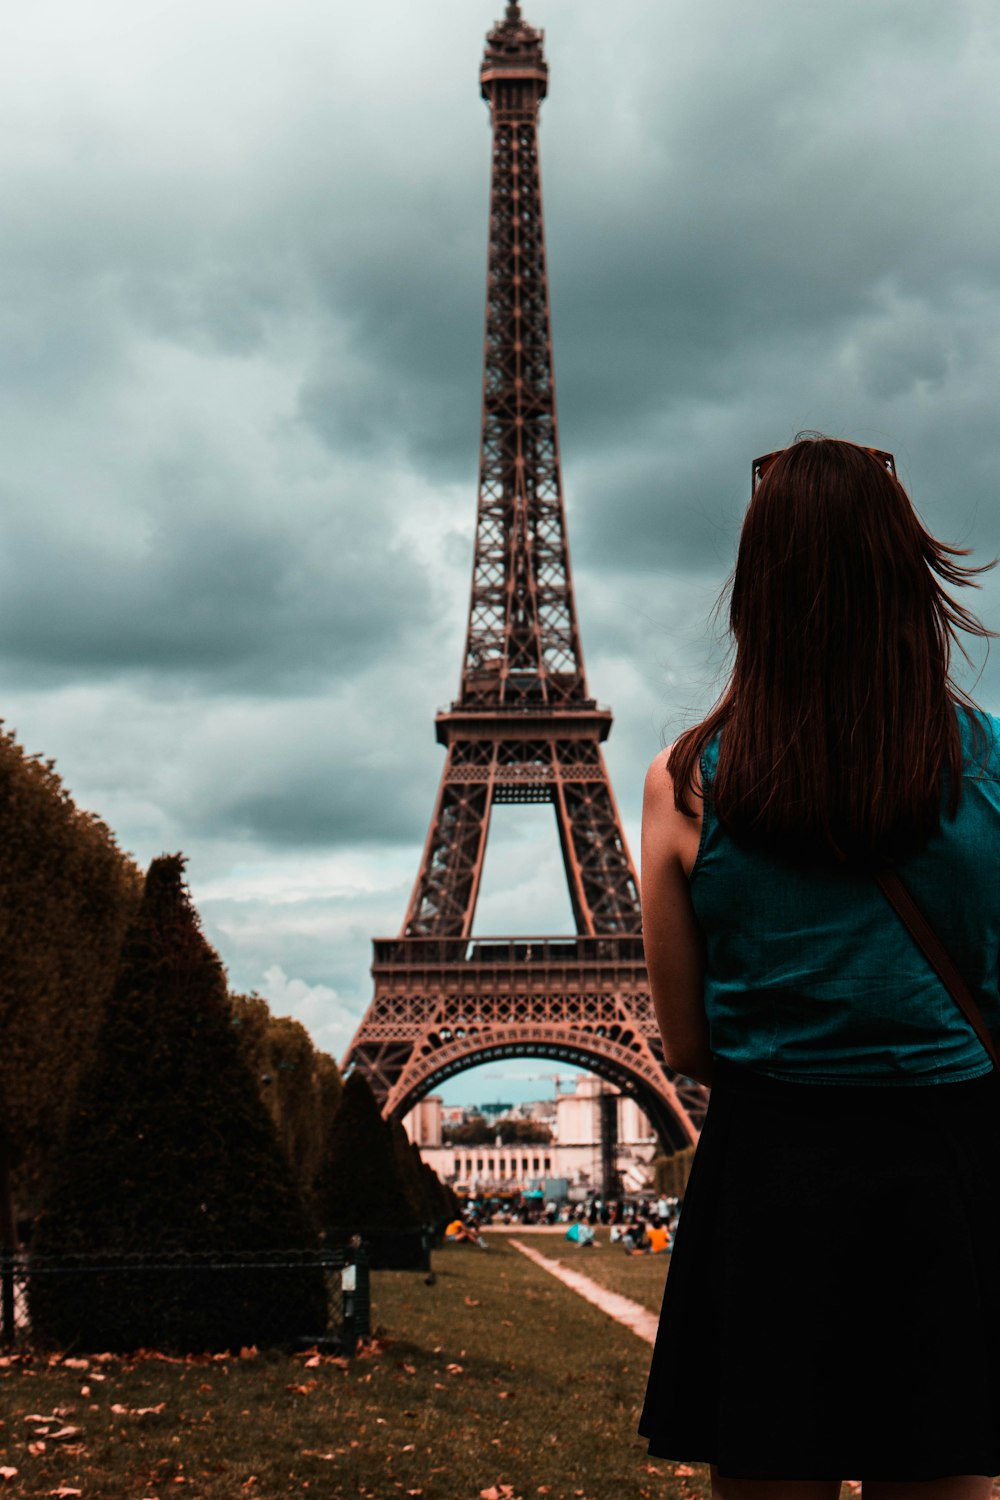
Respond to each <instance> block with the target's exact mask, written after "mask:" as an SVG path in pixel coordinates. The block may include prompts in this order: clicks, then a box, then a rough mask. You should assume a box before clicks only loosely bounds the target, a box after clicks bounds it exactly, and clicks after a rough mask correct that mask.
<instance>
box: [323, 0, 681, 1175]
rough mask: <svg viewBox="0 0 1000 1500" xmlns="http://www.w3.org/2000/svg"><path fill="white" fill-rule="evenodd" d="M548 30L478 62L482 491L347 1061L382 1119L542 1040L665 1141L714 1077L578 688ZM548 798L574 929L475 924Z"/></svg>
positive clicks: (519, 35)
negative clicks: (416, 865) (549, 205)
mask: <svg viewBox="0 0 1000 1500" xmlns="http://www.w3.org/2000/svg"><path fill="white" fill-rule="evenodd" d="M542 40H543V37H542V33H541V32H539V31H536V30H534V29H533V28H532V27H531V26H529V25H528V24H527V22H526V21H525V20H524V19H523V17H522V15H521V9H520V5H519V4H518V3H517V0H511V3H510V4H508V6H507V11H506V15H505V17H504V19H503V20H502V21H500V22H498V23H497V25H496V26H495V27H494V28H493V30H492V31H491V32H490V33H489V35H488V37H487V39H486V53H485V56H484V58H483V62H482V67H481V69H480V83H481V88H482V95H483V98H484V99H485V100H486V101H487V103H488V104H489V106H490V112H491V116H492V124H493V165H492V180H491V190H490V223H489V270H488V278H487V293H486V342H485V357H484V371H483V409H482V441H481V450H480V469H479V508H478V521H477V528H476V542H475V556H474V561H473V569H472V600H471V606H470V610H469V626H468V633H467V636H466V644H465V660H464V664H463V668H462V680H461V687H460V690H459V696H458V698H457V699H456V700H455V702H454V703H453V704H452V705H451V707H450V708H449V709H447V710H445V711H444V712H442V713H439V714H438V715H437V719H436V721H435V722H436V726H437V738H438V742H439V743H440V744H441V745H443V746H444V747H445V749H446V751H447V758H446V760H445V766H444V773H443V775H442V778H441V785H440V788H439V791H438V797H437V803H436V806H435V809H434V815H433V818H432V820H431V826H430V832H429V834H428V837H427V843H426V846H425V849H424V856H423V861H422V863H421V867H420V873H419V874H418V876H417V881H416V884H415V886H414V889H413V896H412V898H411V900H410V906H409V910H408V911H407V914H406V920H405V922H404V924H403V930H402V933H401V935H400V936H399V937H396V938H376V939H375V943H374V950H375V953H374V963H373V965H372V974H373V976H374V980H375V995H374V999H373V1000H372V1003H371V1005H370V1006H369V1008H368V1011H367V1012H366V1014H365V1016H364V1019H363V1020H362V1022H361V1025H360V1026H359V1028H358V1031H357V1034H356V1035H355V1037H354V1040H353V1041H352V1043H351V1046H350V1048H349V1050H348V1053H347V1056H346V1058H345V1059H344V1068H345V1070H349V1069H351V1068H360V1069H362V1071H363V1072H364V1073H365V1074H366V1075H367V1077H368V1079H369V1081H370V1083H371V1085H372V1088H373V1090H374V1092H375V1095H376V1098H377V1099H378V1100H379V1102H380V1104H381V1106H382V1108H383V1111H384V1112H385V1113H386V1114H387V1115H390V1114H391V1115H396V1116H398V1117H402V1116H403V1115H405V1114H406V1113H407V1112H408V1111H409V1110H410V1109H412V1108H413V1106H414V1105H415V1104H416V1103H417V1102H418V1100H419V1099H421V1098H422V1097H423V1096H424V1095H425V1094H427V1093H429V1092H430V1091H431V1090H432V1089H434V1088H436V1087H438V1086H439V1085H440V1084H441V1083H442V1082H443V1081H444V1080H445V1079H447V1078H449V1077H451V1076H452V1075H453V1074H455V1073H458V1072H462V1071H464V1070H465V1069H466V1068H469V1067H471V1066H474V1065H476V1064H479V1063H482V1062H486V1061H490V1060H496V1059H500V1058H507V1057H517V1056H534V1057H538V1056H542V1057H550V1058H555V1059H558V1060H560V1061H564V1062H568V1063H571V1064H575V1065H578V1066H582V1067H584V1068H586V1069H587V1070H588V1071H590V1072H592V1073H596V1074H598V1075H600V1076H601V1077H603V1078H605V1079H607V1080H609V1081H610V1082H611V1083H613V1084H614V1085H615V1086H616V1087H617V1088H619V1089H620V1090H621V1091H622V1092H624V1093H626V1094H629V1095H631V1096H632V1097H634V1098H635V1099H636V1100H637V1101H638V1102H639V1104H640V1105H641V1107H642V1108H643V1109H644V1110H645V1112H646V1114H647V1115H648V1116H649V1118H650V1119H651V1120H652V1121H653V1123H654V1125H655V1127H656V1128H657V1130H658V1131H659V1134H660V1136H661V1138H662V1139H663V1140H664V1141H666V1142H667V1143H669V1145H670V1146H671V1147H672V1148H680V1147H683V1146H686V1145H690V1143H691V1142H692V1141H693V1140H695V1139H696V1138H697V1134H698V1130H699V1128H700V1124H701V1120H702V1118H703V1116H704V1111H705V1103H706V1097H707V1096H706V1093H705V1090H704V1089H703V1088H702V1087H701V1086H700V1085H699V1084H697V1083H694V1082H692V1081H691V1080H689V1079H684V1078H680V1077H678V1076H677V1075H675V1074H673V1073H672V1072H671V1070H670V1069H669V1068H668V1067H667V1066H666V1065H665V1063H664V1061H663V1053H662V1049H661V1046H660V1041H659V1034H658V1031H657V1026H656V1021H655V1018H654V1015H653V1007H652V1001H651V998H650V993H649V984H648V980H647V977H646V970H645V964H644V961H643V949H642V932H641V917H640V909H639V888H638V879H637V876H636V872H635V867H634V865H633V863H632V859H631V856H630V854H629V850H628V846H627V844H626V842H625V835H624V832H623V830H622V825H621V819H620V817H619V814H618V809H617V806H616V805H615V799H614V794H613V792H612V789H611V782H610V780H609V778H608V773H607V769H606V767H605V764H604V757H603V755H602V753H601V744H602V742H603V741H604V740H605V739H607V736H608V732H609V730H610V728H611V713H610V711H609V710H608V709H606V708H601V707H599V706H598V704H597V703H596V702H595V701H594V699H593V698H591V697H590V696H589V694H588V691H587V680H586V676H585V674H584V667H583V653H582V651H581V649H580V632H579V627H578V625H577V617H576V605H575V602H574V597H573V579H572V573H571V571H570V562H569V552H568V549H567V542H566V518H565V511H564V507H563V496H562V480H561V475H560V464H559V436H558V428H557V424H556V401H555V386H554V382H553V373H552V341H551V333H550V321H549V292H548V273H547V270H546V259H545V238H544V230H543V221H542V191H541V180H540V176H539V159H538V111H539V105H540V103H541V101H542V99H544V97H545V95H546V92H547V85H548V64H547V63H546V61H545V58H544V55H543V52H542ZM538 802H549V803H551V804H552V805H553V807H554V809H555V818H556V825H557V827H558V831H559V842H560V846H561V849H562V856H563V863H564V866H565V871H566V879H567V882H568V885H569V895H570V901H571V904H572V910H573V916H574V920H575V925H576V936H574V937H568V938H567V937H549V938H544V937H543V938H536V937H496V938H493V937H490V938H473V937H472V935H471V934H472V922H473V916H474V913H475V908H476V898H477V895H478V892H479V884H480V878H481V875H482V870H483V857H484V854H485V850H486V841H487V834H488V832H489V824H490V813H491V811H492V809H493V807H494V805H495V804H497V803H538Z"/></svg>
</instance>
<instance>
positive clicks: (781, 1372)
mask: <svg viewBox="0 0 1000 1500" xmlns="http://www.w3.org/2000/svg"><path fill="white" fill-rule="evenodd" d="M639 1431H640V1433H641V1434H642V1436H643V1437H645V1438H647V1439H648V1440H649V1452H650V1454H652V1455H654V1456H656V1457H660V1458H673V1459H682V1460H685V1461H687V1462H696V1463H714V1464H717V1465H718V1467H719V1470H720V1473H721V1474H722V1475H724V1476H729V1477H733V1478H745V1479H800V1480H805V1479H849V1478H853V1479H866V1478H867V1479H888V1480H910V1481H913V1480H922V1479H936V1478H941V1477H943V1476H945V1475H948V1474H990V1475H995V1474H997V1473H1000V1076H998V1075H997V1074H996V1073H995V1072H991V1073H989V1074H986V1075H985V1076H984V1077H982V1078H977V1079H973V1080H971V1081H968V1082H965V1083H939V1084H929V1085H926V1086H919V1087H885V1088H883V1087H877V1086H871V1087H870V1086H863V1085H824V1084H800V1083H780V1082H776V1081H775V1080H773V1079H769V1078H765V1077H763V1076H761V1075H759V1074H752V1073H750V1072H749V1071H748V1070H747V1069H745V1068H738V1067H734V1066H733V1065H732V1064H728V1065H727V1064H724V1063H723V1064H717V1071H716V1075H715V1079H714V1083H713V1087H712V1095H711V1100H710V1103H709V1109H708V1116H707V1118H706V1121H705V1125H704V1129H703V1131H702V1135H701V1140H700V1141H699V1144H698V1150H697V1152H696V1154H695V1160H694V1165H693V1169H692V1172H691V1179H690V1182H689V1184H688V1190H687V1193H686V1195H685V1199H684V1206H683V1211H682V1214H681V1221H680V1225H679V1227H678V1231H677V1238H676V1243H675V1248H674V1253H673V1256H672V1258H671V1265H670V1273H669V1276H668V1278H667V1285H666V1290H665V1293H664V1298H663V1309H662V1312H661V1314H660V1326H659V1332H658V1335H657V1339H656V1345H655V1348H654V1351H653V1360H652V1366H651V1369H650V1373H649V1383H648V1386H647V1390H646V1400H645V1404H644V1407H643V1412H642V1418H641V1421H640V1424H639Z"/></svg>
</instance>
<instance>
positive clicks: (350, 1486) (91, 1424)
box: [0, 1236, 708, 1500]
mask: <svg viewBox="0 0 1000 1500" xmlns="http://www.w3.org/2000/svg"><path fill="white" fill-rule="evenodd" d="M536 1243H538V1244H539V1248H546V1253H547V1247H543V1245H542V1243H541V1241H540V1240H539V1241H536ZM559 1243H560V1242H559V1241H557V1240H553V1242H552V1248H553V1250H554V1249H555V1247H556V1245H558V1244H559ZM568 1248H571V1247H568ZM584 1253H585V1252H581V1254H580V1257H579V1259H580V1261H581V1262H582V1260H583V1255H584ZM595 1253H597V1254H600V1253H601V1252H595ZM622 1259H623V1260H624V1259H625V1257H624V1256H623V1257H622ZM434 1261H435V1269H436V1271H437V1284H436V1285H435V1286H433V1287H428V1286H426V1285H425V1284H424V1278H423V1276H422V1275H420V1274H408V1273H390V1272H384V1273H380V1274H378V1275H376V1276H375V1277H374V1278H373V1282H374V1287H373V1293H374V1295H373V1321H374V1323H375V1325H376V1326H377V1327H378V1328H379V1330H380V1333H379V1337H378V1339H377V1341H376V1346H375V1348H374V1350H373V1351H372V1352H371V1353H368V1354H366V1355H365V1356H363V1357H361V1358H359V1359H357V1360H355V1361H353V1362H350V1363H348V1362H347V1361H338V1360H335V1359H333V1358H330V1357H328V1356H326V1357H322V1358H320V1359H319V1361H318V1362H317V1361H316V1360H310V1359H309V1358H308V1357H306V1356H299V1357H290V1356H288V1355H279V1354H271V1353H268V1354H264V1355H258V1356H256V1357H251V1358H245V1359H240V1358H229V1357H224V1358H214V1359H213V1358H207V1357H206V1358H201V1359H197V1360H189V1361H177V1362H167V1361H165V1360H163V1359H162V1358H159V1357H156V1356H152V1357H150V1356H147V1357H143V1358H139V1359H131V1360H125V1359H120V1358H113V1359H105V1360H95V1359H91V1360H90V1361H89V1363H88V1366H87V1368H85V1369H82V1368H74V1367H72V1366H67V1365H66V1364H65V1363H64V1362H58V1363H52V1364H50V1363H49V1362H48V1361H47V1360H45V1359H42V1358H39V1357H35V1358H34V1360H32V1361H30V1362H25V1363H20V1362H13V1363H8V1364H6V1365H5V1366H0V1377H2V1378H0V1422H2V1424H3V1425H2V1426H0V1453H2V1455H3V1456H2V1457H0V1465H2V1466H4V1467H6V1468H11V1469H16V1470H17V1472H16V1474H14V1475H10V1476H9V1477H8V1478H7V1479H6V1482H5V1483H0V1492H2V1493H3V1494H4V1495H7V1494H9V1495H12V1496H13V1495H38V1496H41V1495H51V1494H56V1495H58V1494H59V1492H60V1490H61V1491H62V1492H63V1500H71V1496H72V1492H73V1491H79V1492H80V1493H81V1495H82V1496H83V1497H85V1500H90V1497H100V1500H105V1497H107V1500H146V1497H149V1500H154V1497H155V1500H166V1497H167V1496H188V1497H204V1500H223V1497H225V1500H233V1497H236V1496H243V1495H246V1496H249V1497H257V1500H267V1497H272V1496H284V1495H308V1494H316V1495H320V1496H327V1497H340V1496H350V1497H360V1500H394V1497H396V1496H405V1495H413V1496H421V1497H424V1500H466V1497H468V1500H479V1497H480V1496H481V1494H482V1492H483V1491H487V1492H488V1493H490V1496H491V1500H515V1497H521V1500H532V1497H535V1496H548V1497H550V1500H653V1497H656V1500H694V1497H701V1496H704V1495H706V1494H707V1493H708V1489H707V1484H706V1483H705V1477H704V1474H703V1471H701V1470H696V1471H695V1472H694V1473H690V1474H685V1473H683V1472H680V1473H676V1474H675V1472H674V1471H675V1469H683V1466H677V1465H673V1464H669V1463H665V1462H664V1461H662V1460H650V1459H649V1458H648V1457H647V1455H646V1452H645V1444H644V1443H643V1442H642V1440H641V1439H640V1438H638V1437H637V1436H636V1435H635V1422H636V1418H637V1412H638V1407H639V1403H640V1401H641V1399H642V1393H643V1388H644V1383H645V1374H646V1366H647V1362H648V1358H649V1349H648V1346H647V1345H646V1344H644V1343H642V1342H641V1340H639V1339H638V1338H636V1337H635V1335H634V1334H632V1333H630V1332H629V1331H628V1330H627V1329H624V1328H621V1327H620V1326H619V1325H617V1324H616V1323H614V1322H613V1321H612V1320H611V1319H609V1318H608V1317H606V1316H605V1315H604V1314H603V1313H601V1312H600V1311H598V1309H596V1308H594V1307H592V1306H591V1305H590V1304H589V1303H586V1302H585V1301H583V1299H581V1298H580V1297H578V1296H577V1295H576V1294H575V1293H573V1292H571V1291H569V1289H568V1288H566V1287H563V1286H562V1285H561V1283H559V1282H558V1281H556V1280H555V1278H554V1277H552V1276H549V1275H548V1274H547V1273H546V1272H544V1271H542V1270H541V1269H539V1268H537V1267H535V1266H533V1265H532V1264H531V1263H530V1262H529V1261H528V1260H526V1259H525V1257H524V1256H522V1255H520V1254H519V1253H518V1252H517V1251H516V1250H515V1249H514V1248H513V1247H512V1246H511V1245H510V1244H508V1243H504V1240H503V1238H502V1237H501V1236H495V1237H494V1239H493V1241H492V1248H491V1249H490V1251H489V1253H487V1254H484V1253H483V1252H482V1251H480V1250H478V1249H475V1248H474V1247H471V1246H447V1247H445V1248H444V1249H443V1250H441V1251H438V1252H436V1253H435V1256H434ZM29 1418H48V1419H49V1420H48V1421H47V1422H43V1421H37V1420H28V1419H29ZM44 1427H48V1429H49V1431H48V1433H45V1432H43V1431H42V1429H43V1428H44ZM65 1428H69V1429H71V1430H70V1431H69V1432H65V1433H63V1435H62V1436H58V1437H57V1436H56V1433H58V1432H60V1430H62V1429H65ZM73 1429H75V1430H73ZM505 1487H509V1488H505Z"/></svg>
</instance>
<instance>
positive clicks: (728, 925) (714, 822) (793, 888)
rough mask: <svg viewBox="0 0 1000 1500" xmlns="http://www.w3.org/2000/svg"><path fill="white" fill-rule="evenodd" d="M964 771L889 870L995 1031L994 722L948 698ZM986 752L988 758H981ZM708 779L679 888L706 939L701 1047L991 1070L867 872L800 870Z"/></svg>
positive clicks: (897, 1076) (823, 1071)
mask: <svg viewBox="0 0 1000 1500" xmlns="http://www.w3.org/2000/svg"><path fill="white" fill-rule="evenodd" d="M958 717H959V722H960V724H961V727H962V741H963V758H964V767H965V768H964V775H963V783H962V799H961V803H960V805H959V809H958V813H957V814H956V816H955V818H954V819H949V818H948V817H947V816H943V817H942V821H941V828H940V831H939V832H938V833H937V834H935V836H934V837H933V838H932V839H931V841H930V843H929V844H928V845H927V847H926V849H924V850H923V851H922V852H921V853H920V854H918V855H915V856H913V857H912V858H910V859H907V860H905V861H903V862H902V863H901V864H900V865H899V867H898V868H899V873H900V875H901V876H902V877H903V879H904V880H905V882H906V884H907V886H908V887H909V889H910V891H911V892H912V893H913V895H914V897H915V898H916V900H917V901H918V902H919V903H920V905H921V907H922V908H923V909H924V911H925V913H926V915H927V917H928V919H929V920H930V922H931V925H932V926H933V927H934V928H935V929H936V931H937V933H938V936H939V937H940V939H941V941H942V942H943V943H944V945H945V947H946V948H947V949H948V951H949V952H950V954H951V956H952V958H953V959H954V961H955V962H956V963H957V965H958V967H959V968H960V969H961V971H962V973H963V975H964V976H965V979H966V980H967V981H968V983H969V985H970V987H971V989H972V992H973V994H974V995H975V997H976V999H977V1000H978V1001H979V1005H980V1008H981V1009H982V1012H983V1015H984V1017H985V1020H986V1023H987V1025H988V1026H989V1027H990V1029H991V1030H992V1031H993V1032H994V1034H997V1032H1000V989H998V982H1000V981H998V964H1000V720H997V719H994V718H992V717H991V716H990V715H987V714H981V715H979V714H977V715H976V717H977V719H978V720H979V722H980V723H981V724H982V726H983V728H984V730H985V732H986V747H985V748H983V747H982V746H979V745H978V742H977V741H976V740H975V739H974V731H973V727H972V724H971V716H970V715H968V714H966V712H965V711H963V710H960V711H959V715H958ZM984 762H985V763H984ZM717 763H718V738H716V739H715V740H714V741H713V742H712V743H711V744H710V745H709V746H708V748H707V750H706V752H705V754H704V756H703V757H702V762H701V774H702V785H703V788H704V791H705V800H704V810H703V820H702V833H701V845H700V848H699V850H698V857H697V859H696V861H695V865H694V868H693V870H692V872H691V881H690V886H691V898H692V901H693V903H694V909H695V914H696V916H697V919H698V922H699V924H700V926H701V928H702V930H703V933H704V939H705V1009H706V1013H707V1016H708V1025H709V1034H710V1038H711V1047H712V1052H713V1053H714V1054H715V1055H716V1056H717V1057H721V1058H725V1059H728V1060H729V1061H731V1062H734V1063H741V1064H744V1065H745V1066H748V1067H751V1068H754V1069H757V1070H758V1071H760V1072H763V1073H766V1074H768V1075H769V1076H770V1077H773V1078H783V1079H789V1080H794V1081H804V1082H811V1083H834V1084H836V1083H845V1084H846V1083H870V1084H887V1085H913V1084H931V1083H952V1082H957V1081H959V1080H961V1079H966V1078H976V1077H978V1076H979V1075H980V1074H983V1073H988V1072H989V1071H990V1067H991V1063H990V1059H989V1057H988V1056H987V1054H986V1051H985V1049H984V1047H983V1045H982V1043H981V1042H980V1041H979V1038H978V1037H977V1036H976V1033H975V1031H974V1030H973V1029H972V1027H971V1026H970V1025H969V1023H968V1021H966V1019H965V1017H964V1015H963V1014H962V1012H961V1011H960V1009H959V1007H958V1005H957V1004H956V1003H955V1001H954V1000H953V999H952V997H951V995H950V994H949V993H948V991H947V990H946V989H945V987H944V985H943V984H942V983H941V981H940V980H939V979H938V977H937V975H936V974H935V973H934V971H933V970H932V969H931V967H930V965H929V964H928V962H927V960H926V959H925V958H924V956H923V954H922V953H921V952H920V950H919V949H918V948H917V947H916V945H915V943H914V942H913V939H912V938H911V937H910V936H909V934H908V933H907V931H906V930H905V928H904V927H903V925H902V923H901V922H900V920H899V918H898V916H897V915H896V913H895V911H894V910H893V908H892V907H891V906H890V905H889V903H888V901H887V900H886V899H885V897H884V896H883V895H882V892H881V890H880V889H879V887H878V886H877V885H876V884H875V882H874V880H873V879H872V878H871V877H870V876H866V875H863V874H859V873H856V872H854V873H852V872H844V871H842V870H832V869H817V870H813V869H802V868H800V867H798V866H793V865H791V864H789V863H787V862H786V861H783V860H782V859H780V858H779V857H777V856H772V855H769V854H768V853H767V852H766V851H763V850H760V849H751V848H745V847H743V846H742V845H740V844H738V843H737V842H736V841H735V840H734V839H732V838H731V837H730V836H729V834H728V833H726V831H725V829H724V828H723V827H722V825H721V824H720V823H719V821H718V818H717V817H716V816H715V811H714V808H713V806H712V796H711V789H712V778H713V776H714V773H715V768H716V765H717Z"/></svg>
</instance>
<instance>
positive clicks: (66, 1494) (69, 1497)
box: [49, 1484, 83, 1500]
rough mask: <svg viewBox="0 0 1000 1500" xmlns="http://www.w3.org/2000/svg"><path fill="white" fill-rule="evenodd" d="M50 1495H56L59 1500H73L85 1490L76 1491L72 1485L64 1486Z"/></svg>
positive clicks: (50, 1492) (50, 1491)
mask: <svg viewBox="0 0 1000 1500" xmlns="http://www.w3.org/2000/svg"><path fill="white" fill-rule="evenodd" d="M49 1494H50V1495H56V1496H57V1497H58V1500H73V1496H74V1495H82V1494H83V1490H75V1489H73V1487H72V1486H71V1485H68V1484H64V1485H61V1486H60V1487H59V1489H57V1490H49Z"/></svg>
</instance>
